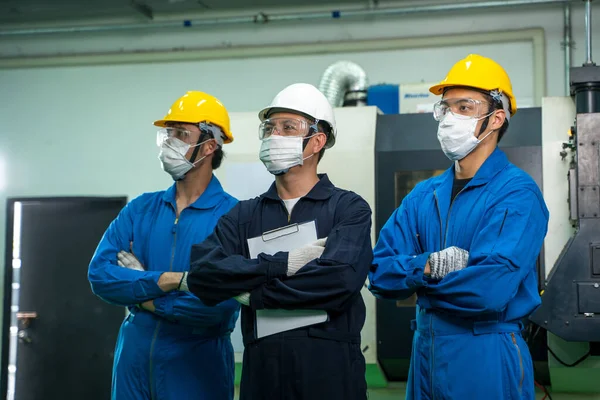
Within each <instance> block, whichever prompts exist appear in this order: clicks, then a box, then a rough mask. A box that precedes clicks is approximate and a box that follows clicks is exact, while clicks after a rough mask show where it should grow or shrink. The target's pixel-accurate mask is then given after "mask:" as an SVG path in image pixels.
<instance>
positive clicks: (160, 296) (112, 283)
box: [88, 176, 239, 400]
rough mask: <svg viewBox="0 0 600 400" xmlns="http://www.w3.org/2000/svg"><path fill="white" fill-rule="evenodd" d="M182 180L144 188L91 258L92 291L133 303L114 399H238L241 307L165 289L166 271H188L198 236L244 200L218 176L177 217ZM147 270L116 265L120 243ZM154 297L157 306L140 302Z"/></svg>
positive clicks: (118, 357)
mask: <svg viewBox="0 0 600 400" xmlns="http://www.w3.org/2000/svg"><path fill="white" fill-rule="evenodd" d="M175 194H176V186H175V184H174V185H173V186H171V187H170V188H169V189H168V190H166V191H160V192H155V193H146V194H143V195H141V196H139V197H137V198H136V199H134V200H133V201H131V202H130V203H129V204H128V205H127V206H126V207H125V208H123V210H122V211H121V212H120V214H119V216H118V217H117V218H116V219H115V220H114V221H113V222H112V223H111V225H110V226H109V227H108V230H107V231H106V232H105V234H104V236H103V237H102V240H101V242H100V244H99V245H98V248H97V250H96V252H95V254H94V256H93V258H92V261H91V263H90V266H89V273H88V278H89V281H90V283H91V286H92V290H93V292H94V293H95V294H96V295H97V296H99V297H100V298H102V299H103V300H105V301H107V302H109V303H112V304H116V305H120V306H125V307H128V308H129V310H130V314H129V315H128V316H127V317H126V318H125V320H124V322H123V324H122V326H121V329H120V332H119V338H118V342H117V344H116V349H115V359H114V367H113V386H112V399H113V400H150V399H152V400H170V399H177V400H184V399H190V400H192V399H193V400H201V399H206V400H231V399H233V392H234V382H233V381H234V356H233V347H232V345H231V340H230V333H231V332H232V331H233V329H234V327H235V322H236V320H237V317H238V315H239V303H238V302H237V301H235V300H233V299H231V300H228V301H226V302H223V303H221V304H219V306H218V307H207V306H205V305H204V304H203V303H202V302H201V301H200V300H199V299H198V298H197V297H196V296H194V295H192V294H191V293H189V292H181V291H173V292H169V293H165V292H163V291H162V289H161V288H160V287H159V286H158V285H157V282H158V279H159V277H160V275H161V274H162V273H163V272H165V271H174V272H181V271H187V270H188V269H189V265H190V249H191V247H192V244H194V243H199V242H201V241H202V240H204V239H205V238H206V237H207V236H208V235H209V234H210V233H211V232H212V230H213V229H214V227H215V225H216V223H217V221H218V219H219V217H221V215H223V214H225V213H226V212H228V211H229V210H230V209H231V208H232V207H233V206H234V205H235V204H236V203H237V200H236V199H234V198H233V197H231V196H230V195H228V194H227V193H225V192H224V191H223V188H222V187H221V184H220V183H219V181H218V179H217V178H216V177H215V176H213V177H212V180H211V181H210V183H209V185H208V187H207V188H206V190H205V191H204V193H203V194H202V195H201V196H200V198H199V199H198V200H196V201H195V202H194V203H193V204H191V205H190V206H189V207H187V208H186V209H184V210H183V211H182V212H181V214H180V216H179V218H177V217H176V210H177V205H176V202H175ZM130 242H132V243H133V253H134V254H135V256H136V257H137V258H138V260H139V261H140V263H141V264H142V265H144V268H145V269H146V271H136V270H132V269H127V268H124V267H121V266H118V265H117V253H118V252H119V251H120V250H125V251H130ZM147 300H154V305H155V307H156V311H155V312H154V313H152V312H149V311H146V310H143V309H141V308H139V307H137V306H136V305H138V304H140V303H143V302H145V301H147Z"/></svg>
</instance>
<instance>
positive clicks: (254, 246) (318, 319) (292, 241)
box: [248, 221, 329, 338]
mask: <svg viewBox="0 0 600 400" xmlns="http://www.w3.org/2000/svg"><path fill="white" fill-rule="evenodd" d="M316 241H317V225H316V223H315V221H310V222H305V223H303V224H293V225H288V226H284V227H282V228H279V229H275V230H273V231H269V232H265V233H263V234H262V235H261V236H257V237H255V238H250V239H248V251H249V253H250V258H257V257H258V255H259V254H260V253H265V254H269V255H273V254H275V253H277V252H279V251H288V252H289V251H290V250H294V249H297V248H300V247H303V246H306V245H308V244H310V243H313V242H316ZM328 318H329V317H328V315H327V312H326V311H322V310H257V311H256V337H257V338H261V337H265V336H269V335H274V334H276V333H280V332H285V331H289V330H292V329H296V328H301V327H303V326H308V325H314V324H320V323H322V322H325V321H327V320H328Z"/></svg>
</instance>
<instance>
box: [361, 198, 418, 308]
mask: <svg viewBox="0 0 600 400" xmlns="http://www.w3.org/2000/svg"><path fill="white" fill-rule="evenodd" d="M410 202H411V200H410V199H407V200H405V201H403V202H402V204H401V205H400V207H399V208H398V209H396V211H394V213H393V214H392V216H391V217H390V218H389V219H388V220H387V222H386V223H385V225H384V226H383V228H381V231H380V232H379V238H378V240H377V244H376V245H375V249H374V251H373V265H372V266H371V270H370V271H369V283H370V284H369V290H370V291H371V293H373V294H374V295H375V296H376V297H378V298H382V299H407V298H409V297H410V296H412V295H413V293H415V292H416V291H417V290H418V289H419V288H421V287H423V286H426V285H427V282H426V281H425V279H424V277H423V270H424V268H425V265H426V264H427V258H428V257H429V254H430V253H423V252H422V250H421V245H420V244H419V237H418V236H417V232H416V224H415V223H414V222H413V221H414V218H415V216H414V215H413V216H412V218H411V216H410V215H409V213H410V206H409V204H410Z"/></svg>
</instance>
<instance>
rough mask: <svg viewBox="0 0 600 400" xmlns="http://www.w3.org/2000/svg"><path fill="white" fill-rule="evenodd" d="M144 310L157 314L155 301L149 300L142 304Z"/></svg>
mask: <svg viewBox="0 0 600 400" xmlns="http://www.w3.org/2000/svg"><path fill="white" fill-rule="evenodd" d="M141 306H142V308H143V309H144V310H146V311H150V312H155V311H156V307H154V300H148V301H145V302H143V303H142V304H141Z"/></svg>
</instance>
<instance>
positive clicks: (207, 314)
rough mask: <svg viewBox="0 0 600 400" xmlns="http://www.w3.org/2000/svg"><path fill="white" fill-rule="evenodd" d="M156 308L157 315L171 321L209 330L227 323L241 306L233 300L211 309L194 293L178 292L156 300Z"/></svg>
mask: <svg viewBox="0 0 600 400" xmlns="http://www.w3.org/2000/svg"><path fill="white" fill-rule="evenodd" d="M154 307H155V308H156V310H155V311H154V313H155V314H157V315H159V316H161V317H163V318H165V319H168V320H169V321H174V322H181V323H183V324H186V325H190V326H197V327H207V328H208V327H214V326H218V325H219V324H222V323H227V322H228V321H227V320H229V319H230V318H231V315H232V314H233V313H234V312H235V311H237V310H238V309H239V307H240V304H239V303H238V302H237V301H236V300H234V299H231V300H227V301H224V302H222V303H219V304H217V306H216V307H209V306H206V305H205V304H204V303H202V301H201V300H200V299H198V298H197V297H196V296H194V295H193V294H192V293H189V292H179V291H176V292H170V293H168V294H166V295H164V296H162V297H159V298H157V299H154Z"/></svg>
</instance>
